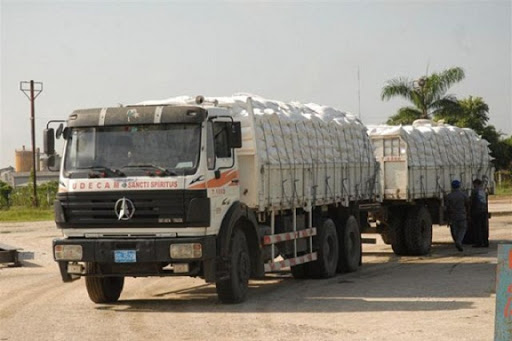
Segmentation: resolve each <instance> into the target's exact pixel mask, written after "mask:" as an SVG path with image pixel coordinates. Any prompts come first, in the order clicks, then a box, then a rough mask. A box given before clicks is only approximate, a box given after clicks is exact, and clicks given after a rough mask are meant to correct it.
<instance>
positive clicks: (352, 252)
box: [337, 216, 361, 272]
mask: <svg viewBox="0 0 512 341" xmlns="http://www.w3.org/2000/svg"><path fill="white" fill-rule="evenodd" d="M338 240H339V244H340V253H339V260H338V269H337V270H338V272H354V271H356V270H357V269H358V268H359V265H360V264H361V233H360V231H359V224H358V222H357V219H356V218H355V217H354V216H350V217H348V219H347V221H346V222H345V226H343V228H342V229H341V234H340V236H339V239H338Z"/></svg>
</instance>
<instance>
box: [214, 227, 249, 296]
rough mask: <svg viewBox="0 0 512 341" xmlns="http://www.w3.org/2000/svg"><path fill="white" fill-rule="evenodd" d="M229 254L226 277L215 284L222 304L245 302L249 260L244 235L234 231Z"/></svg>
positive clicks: (240, 231) (239, 231)
mask: <svg viewBox="0 0 512 341" xmlns="http://www.w3.org/2000/svg"><path fill="white" fill-rule="evenodd" d="M230 250H231V253H230V255H229V264H227V268H228V269H229V270H228V277H227V278H224V279H221V280H218V281H217V282H216V283H215V286H216V288H217V295H218V296H219V299H220V301H221V302H222V303H239V302H242V301H244V300H245V298H246V296H247V291H248V289H249V277H250V275H251V259H250V257H249V249H248V247H247V240H246V238H245V234H244V232H243V231H242V230H240V229H235V231H234V232H233V237H232V239H231V249H230Z"/></svg>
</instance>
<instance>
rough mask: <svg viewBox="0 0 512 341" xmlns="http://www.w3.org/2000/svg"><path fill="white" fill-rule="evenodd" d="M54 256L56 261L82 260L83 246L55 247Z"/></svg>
mask: <svg viewBox="0 0 512 341" xmlns="http://www.w3.org/2000/svg"><path fill="white" fill-rule="evenodd" d="M54 254H55V259H56V260H81V259H82V256H83V250H82V245H55V248H54Z"/></svg>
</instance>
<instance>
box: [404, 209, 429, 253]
mask: <svg viewBox="0 0 512 341" xmlns="http://www.w3.org/2000/svg"><path fill="white" fill-rule="evenodd" d="M405 241H406V243H407V249H408V250H409V254H410V255H415V256H422V255H426V254H428V253H429V252H430V248H431V246H432V218H431V217H430V213H429V211H428V210H427V208H426V207H424V206H420V207H414V208H411V209H410V210H409V211H408V212H407V217H406V218H405Z"/></svg>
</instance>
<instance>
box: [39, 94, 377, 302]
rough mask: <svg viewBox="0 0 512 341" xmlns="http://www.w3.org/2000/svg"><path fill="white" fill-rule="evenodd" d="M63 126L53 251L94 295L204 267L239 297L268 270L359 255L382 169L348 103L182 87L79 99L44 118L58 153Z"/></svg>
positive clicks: (222, 294) (322, 268) (343, 266)
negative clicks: (112, 102)
mask: <svg viewBox="0 0 512 341" xmlns="http://www.w3.org/2000/svg"><path fill="white" fill-rule="evenodd" d="M55 135H56V136H57V137H59V136H63V137H64V139H65V147H64V155H63V158H62V163H61V165H60V180H59V193H58V195H57V199H56V201H55V205H54V207H55V220H56V224H57V227H58V228H60V229H61V230H62V233H63V236H64V237H63V238H61V239H56V240H54V242H53V253H54V258H55V260H56V261H57V262H58V265H59V268H60V271H61V275H62V279H63V281H65V282H68V281H72V280H74V279H78V278H80V277H85V284H86V288H87V291H88V294H89V297H90V298H91V300H92V301H94V302H97V303H103V302H114V301H116V300H118V299H119V296H120V294H121V291H122V289H123V284H124V278H125V277H147V276H180V275H181V276H198V277H202V278H204V279H205V280H206V282H212V283H215V285H216V288H217V293H218V296H219V299H220V300H221V301H222V302H226V303H233V302H240V301H243V300H244V299H245V297H246V294H247V289H248V281H249V278H251V277H260V276H263V275H264V273H265V272H271V271H277V270H280V269H282V268H284V267H291V270H292V273H293V275H294V276H295V277H299V278H304V277H313V278H325V277H331V276H334V275H335V274H336V272H349V271H355V270H356V269H357V268H358V267H359V266H360V262H361V235H360V223H361V221H363V222H365V219H366V214H365V211H364V210H367V209H369V208H371V207H372V205H373V206H375V205H379V202H378V201H379V198H380V185H379V180H380V178H379V173H378V163H377V161H376V158H375V156H374V153H373V147H372V144H371V141H370V138H369V136H368V135H367V128H366V127H365V126H364V125H363V124H362V123H361V122H360V121H359V120H358V119H356V118H355V117H353V116H352V115H350V114H346V113H343V112H341V111H338V110H336V109H333V108H329V107H324V106H319V105H315V104H307V105H304V104H300V103H282V102H278V101H270V100H265V99H263V98H260V97H255V96H254V97H252V96H248V95H237V96H232V97H223V98H206V99H205V98H203V97H201V96H198V97H197V98H189V97H177V98H171V99H168V100H164V101H148V102H143V103H140V104H138V105H134V106H127V107H114V108H98V109H86V110H77V111H75V112H73V113H72V114H71V115H70V116H69V118H68V120H67V124H66V127H65V128H64V129H63V126H60V127H59V129H57V132H56V133H55V132H54V130H53V129H46V130H45V132H44V137H45V152H46V153H47V154H49V155H53V154H54V152H55V151H54V143H55V142H54V137H55ZM51 159H52V158H50V160H51ZM49 163H50V164H51V163H52V162H51V161H50V162H49Z"/></svg>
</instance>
